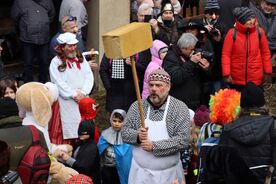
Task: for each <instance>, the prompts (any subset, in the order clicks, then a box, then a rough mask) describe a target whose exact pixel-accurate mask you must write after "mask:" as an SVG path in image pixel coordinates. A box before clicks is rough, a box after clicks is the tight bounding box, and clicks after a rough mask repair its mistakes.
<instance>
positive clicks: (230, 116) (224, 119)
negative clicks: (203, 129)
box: [209, 89, 241, 125]
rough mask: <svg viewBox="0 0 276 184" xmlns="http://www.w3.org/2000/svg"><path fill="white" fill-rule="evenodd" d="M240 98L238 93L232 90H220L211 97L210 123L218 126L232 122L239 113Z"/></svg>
mask: <svg viewBox="0 0 276 184" xmlns="http://www.w3.org/2000/svg"><path fill="white" fill-rule="evenodd" d="M240 97H241V94H240V92H238V91H236V90H234V89H221V90H219V91H218V92H216V93H215V95H211V98H210V102H209V106H210V119H211V122H212V123H215V124H220V125H224V124H227V123H230V122H232V121H233V120H234V119H235V118H236V117H237V115H238V113H239V112H240Z"/></svg>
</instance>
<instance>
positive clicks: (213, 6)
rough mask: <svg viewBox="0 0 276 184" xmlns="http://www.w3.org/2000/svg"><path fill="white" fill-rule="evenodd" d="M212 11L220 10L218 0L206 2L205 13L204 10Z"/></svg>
mask: <svg viewBox="0 0 276 184" xmlns="http://www.w3.org/2000/svg"><path fill="white" fill-rule="evenodd" d="M214 9H215V10H219V9H220V7H219V3H218V0H207V3H206V5H205V8H204V10H205V11H206V10H214Z"/></svg>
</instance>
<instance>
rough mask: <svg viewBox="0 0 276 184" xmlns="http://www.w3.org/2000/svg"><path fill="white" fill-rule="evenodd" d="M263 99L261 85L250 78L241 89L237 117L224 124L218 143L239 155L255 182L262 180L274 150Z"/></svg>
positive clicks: (269, 123) (271, 118) (271, 126)
mask: <svg viewBox="0 0 276 184" xmlns="http://www.w3.org/2000/svg"><path fill="white" fill-rule="evenodd" d="M264 99H265V98H264V94H263V89H261V88H260V87H258V86H256V85H255V84H254V83H252V82H248V83H246V85H245V86H244V88H243V90H242V91H241V107H242V109H241V113H240V115H239V118H238V119H236V120H234V121H233V122H232V123H230V124H227V125H225V126H224V128H223V132H222V134H221V136H220V143H219V144H221V145H222V146H225V145H227V146H229V147H231V148H234V149H235V151H236V152H238V153H239V154H240V155H241V156H242V158H243V160H244V161H245V163H246V165H247V167H248V168H250V170H251V171H252V172H253V174H254V175H255V176H256V177H257V179H258V183H265V178H266V176H267V171H268V167H269V166H270V165H272V157H273V156H272V155H273V154H276V153H273V151H272V149H273V147H272V145H271V142H272V141H271V139H273V137H272V133H271V132H272V131H271V129H273V128H274V129H275V126H273V124H275V123H274V121H275V120H274V119H273V117H271V116H269V114H268V111H266V110H265V109H264V108H263V106H264V105H265V100H264ZM248 183H250V182H248Z"/></svg>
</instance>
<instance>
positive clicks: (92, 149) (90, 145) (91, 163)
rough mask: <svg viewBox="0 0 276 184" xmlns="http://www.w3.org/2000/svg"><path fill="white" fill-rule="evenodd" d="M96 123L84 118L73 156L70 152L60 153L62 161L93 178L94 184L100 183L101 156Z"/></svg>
mask: <svg viewBox="0 0 276 184" xmlns="http://www.w3.org/2000/svg"><path fill="white" fill-rule="evenodd" d="M94 130H95V127H94V124H93V123H92V122H91V121H87V120H84V121H82V122H81V123H80V126H79V129H78V135H79V140H80V141H79V142H78V144H76V146H75V147H74V151H73V157H71V156H70V155H69V154H68V153H65V152H62V153H61V154H60V161H62V162H64V163H66V164H67V165H69V166H70V167H72V168H73V169H75V170H76V171H78V172H79V173H80V174H85V175H87V176H89V177H90V178H92V180H93V183H94V184H100V181H101V179H100V156H99V151H98V148H97V145H96V144H95V142H94Z"/></svg>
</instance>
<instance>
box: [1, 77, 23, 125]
mask: <svg viewBox="0 0 276 184" xmlns="http://www.w3.org/2000/svg"><path fill="white" fill-rule="evenodd" d="M16 91H17V83H16V81H15V80H12V79H3V80H1V81H0V109H1V111H0V128H9V127H17V126H20V125H21V122H22V120H21V119H20V118H19V116H18V107H17V105H16V102H15V93H16Z"/></svg>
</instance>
